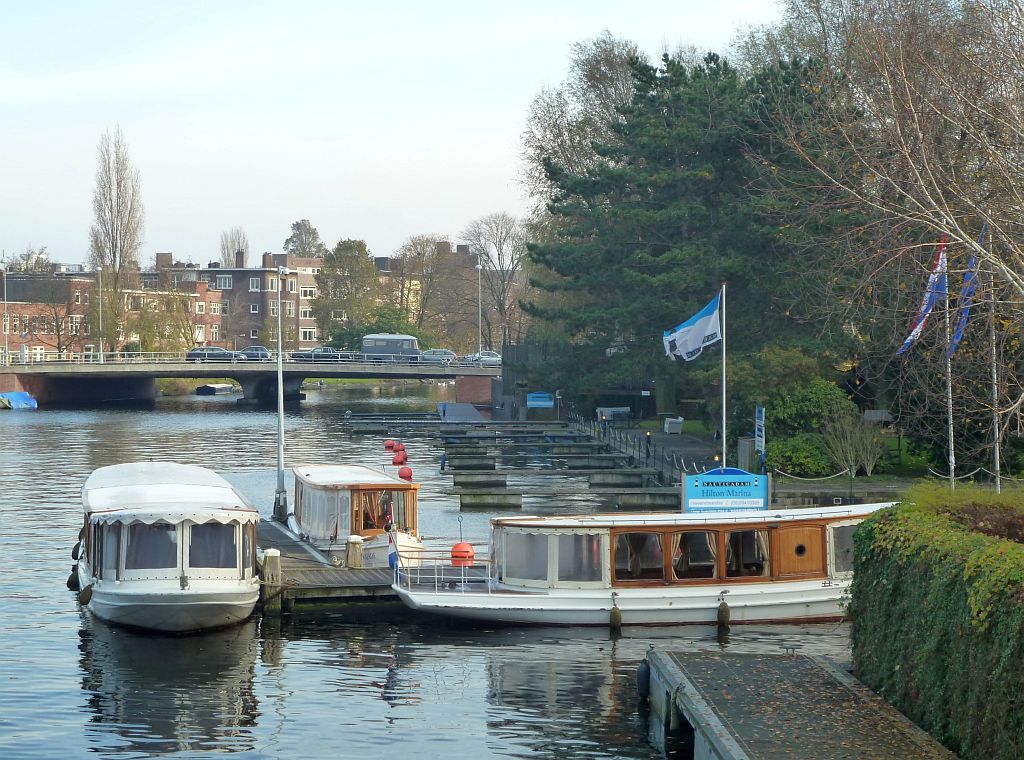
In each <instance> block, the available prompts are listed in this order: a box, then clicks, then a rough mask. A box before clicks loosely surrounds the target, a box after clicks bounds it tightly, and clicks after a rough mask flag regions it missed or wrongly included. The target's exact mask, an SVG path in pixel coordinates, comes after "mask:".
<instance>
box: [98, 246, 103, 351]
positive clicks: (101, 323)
mask: <svg viewBox="0 0 1024 760" xmlns="http://www.w3.org/2000/svg"><path fill="white" fill-rule="evenodd" d="M98 271H99V291H100V292H99V299H100V364H103V266H102V265H101V266H100V268H99V270H98Z"/></svg>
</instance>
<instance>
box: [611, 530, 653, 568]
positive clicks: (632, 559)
mask: <svg viewBox="0 0 1024 760" xmlns="http://www.w3.org/2000/svg"><path fill="white" fill-rule="evenodd" d="M615 578H616V580H640V579H643V580H663V579H664V578H665V565H664V553H663V552H662V548H661V534H660V533H639V532H638V533H619V534H618V535H617V536H616V537H615Z"/></svg>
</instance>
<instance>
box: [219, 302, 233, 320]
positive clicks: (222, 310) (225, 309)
mask: <svg viewBox="0 0 1024 760" xmlns="http://www.w3.org/2000/svg"><path fill="white" fill-rule="evenodd" d="M229 306H231V301H229V300H228V299H226V298H225V299H224V300H223V301H221V302H220V313H221V314H222V315H223V316H225V317H226V316H227V315H228V311H229V309H228V307H229Z"/></svg>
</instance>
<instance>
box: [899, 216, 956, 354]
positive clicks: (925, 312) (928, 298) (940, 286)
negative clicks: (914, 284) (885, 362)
mask: <svg viewBox="0 0 1024 760" xmlns="http://www.w3.org/2000/svg"><path fill="white" fill-rule="evenodd" d="M945 295H946V237H945V236H943V237H942V239H941V240H940V241H939V249H938V250H937V251H936V252H935V262H934V263H933V264H932V271H931V274H929V275H928V286H927V287H926V288H925V291H924V297H923V298H922V299H921V306H920V307H919V308H918V310H917V314H916V315H915V316H914V321H913V322H911V323H910V335H908V336H907V338H906V340H904V341H903V345H902V346H900V347H899V349H898V350H897V351H896V356H903V354H905V353H906V352H907V351H909V350H910V347H911V346H913V345H914V341H916V340H917V339H918V338H919V337H920V336H921V331H922V330H924V326H925V323H926V322H927V321H928V316H929V315H930V314H931V313H932V309H933V308H935V302H936V301H938V300H939V298H941V297H943V296H945Z"/></svg>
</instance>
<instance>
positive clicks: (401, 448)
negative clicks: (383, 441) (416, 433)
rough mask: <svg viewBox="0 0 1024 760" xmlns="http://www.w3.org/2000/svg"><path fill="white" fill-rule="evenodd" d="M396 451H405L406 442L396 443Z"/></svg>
mask: <svg viewBox="0 0 1024 760" xmlns="http://www.w3.org/2000/svg"><path fill="white" fill-rule="evenodd" d="M395 451H405V444H404V443H396V444H395Z"/></svg>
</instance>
